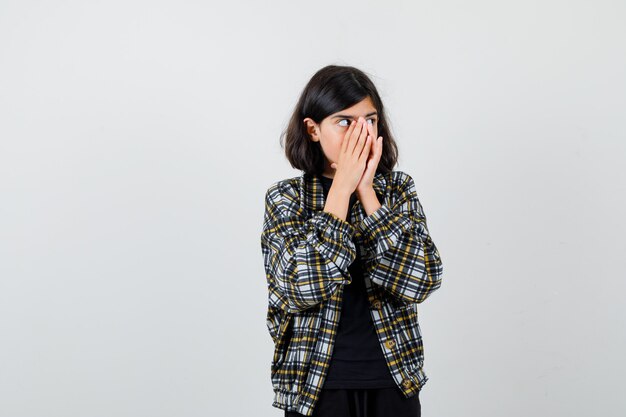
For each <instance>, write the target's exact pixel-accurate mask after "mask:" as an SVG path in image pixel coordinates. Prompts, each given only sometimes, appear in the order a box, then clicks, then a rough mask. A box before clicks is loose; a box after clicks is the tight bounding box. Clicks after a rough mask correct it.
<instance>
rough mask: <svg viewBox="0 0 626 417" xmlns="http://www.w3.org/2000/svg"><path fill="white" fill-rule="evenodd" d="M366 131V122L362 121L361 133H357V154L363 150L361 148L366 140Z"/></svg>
mask: <svg viewBox="0 0 626 417" xmlns="http://www.w3.org/2000/svg"><path fill="white" fill-rule="evenodd" d="M367 133H368V130H367V122H364V124H363V129H362V130H361V134H360V135H359V141H358V143H357V146H358V148H357V149H356V151H357V152H359V155H361V153H362V152H363V148H364V146H365V144H366V142H367V136H368V135H367Z"/></svg>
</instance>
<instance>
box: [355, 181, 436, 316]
mask: <svg viewBox="0 0 626 417" xmlns="http://www.w3.org/2000/svg"><path fill="white" fill-rule="evenodd" d="M399 172H400V171H399ZM394 188H396V189H397V191H395V192H396V193H397V194H398V197H397V199H396V201H395V203H393V205H392V206H389V205H387V204H382V205H381V207H380V208H379V209H378V210H376V211H374V212H373V213H371V214H370V215H369V216H367V217H365V218H364V219H363V220H362V221H361V222H360V223H358V224H357V225H356V228H357V232H358V233H357V237H358V239H359V240H358V241H359V242H360V243H361V244H362V245H363V246H364V248H365V254H366V255H365V258H364V262H365V265H366V269H367V270H368V271H370V277H371V280H372V282H373V283H374V284H376V285H379V286H381V287H384V288H385V289H386V290H387V291H389V292H390V293H391V294H392V295H393V296H394V297H395V298H397V299H398V300H399V301H400V302H402V303H404V304H407V303H421V302H422V301H424V300H425V299H426V298H427V297H428V296H429V295H430V294H432V293H433V292H434V291H435V290H437V289H438V288H439V287H440V286H441V274H442V272H443V267H442V263H441V257H440V256H439V251H438V250H437V247H436V246H435V244H434V243H433V241H432V239H431V238H430V235H429V232H428V227H427V225H426V216H425V215H424V210H423V208H422V205H421V204H420V202H419V199H418V197H417V192H416V191H415V183H414V181H413V178H412V177H411V176H410V175H408V174H405V173H401V175H400V176H399V178H398V183H397V185H394Z"/></svg>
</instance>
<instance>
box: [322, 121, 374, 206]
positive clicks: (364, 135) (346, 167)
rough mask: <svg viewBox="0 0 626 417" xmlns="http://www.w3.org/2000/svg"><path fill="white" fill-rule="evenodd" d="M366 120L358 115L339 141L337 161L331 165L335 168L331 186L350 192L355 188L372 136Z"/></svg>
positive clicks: (361, 172)
mask: <svg viewBox="0 0 626 417" xmlns="http://www.w3.org/2000/svg"><path fill="white" fill-rule="evenodd" d="M365 123H367V121H366V120H365V119H364V118H363V117H359V119H358V121H357V122H356V123H355V122H354V121H353V122H352V123H351V124H350V127H349V128H348V130H347V131H346V134H345V135H344V137H343V140H342V142H341V149H340V151H339V156H338V157H337V162H336V163H333V164H332V165H331V166H333V167H335V168H336V171H335V176H334V178H333V186H335V185H336V186H338V187H340V188H343V189H344V190H346V191H347V192H349V193H350V194H352V193H353V192H354V190H356V186H357V185H358V184H359V181H360V180H361V176H362V175H363V172H364V171H365V167H366V165H367V158H368V156H369V153H370V148H371V144H372V138H371V137H370V136H369V135H368V130H367V126H366V125H365Z"/></svg>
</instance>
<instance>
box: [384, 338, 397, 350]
mask: <svg viewBox="0 0 626 417" xmlns="http://www.w3.org/2000/svg"><path fill="white" fill-rule="evenodd" d="M385 345H386V346H387V347H388V348H389V349H391V348H392V347H394V346H395V345H396V341H395V340H393V339H389V340H387V341H386V342H385Z"/></svg>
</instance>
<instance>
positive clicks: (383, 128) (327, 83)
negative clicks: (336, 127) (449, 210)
mask: <svg viewBox="0 0 626 417" xmlns="http://www.w3.org/2000/svg"><path fill="white" fill-rule="evenodd" d="M368 96H369V97H370V99H371V100H372V103H373V104H374V107H375V108H376V111H377V112H378V135H379V136H382V137H383V154H382V155H381V157H380V161H379V162H378V168H377V169H376V172H377V173H378V172H383V173H389V172H391V171H392V170H393V167H394V166H395V165H396V163H397V161H398V147H397V145H396V142H395V140H394V138H393V136H392V134H391V131H390V128H389V124H388V122H387V118H386V116H385V109H384V106H383V102H382V100H381V99H380V95H379V94H378V91H377V90H376V87H375V86H374V83H373V82H372V81H371V80H370V78H369V77H368V76H367V75H366V74H365V73H364V72H363V71H361V70H359V69H357V68H354V67H351V66H339V65H327V66H325V67H324V68H322V69H320V70H319V71H317V72H316V73H315V74H314V75H313V77H311V79H310V80H309V82H308V83H307V85H306V86H305V87H304V90H303V91H302V94H301V95H300V99H299V100H298V103H297V104H296V106H295V108H294V111H293V114H292V115H291V118H290V119H289V124H288V126H287V129H286V130H285V131H283V132H282V134H281V138H280V142H281V146H283V139H284V148H285V154H286V155H287V159H288V160H289V163H290V164H291V166H292V167H293V168H296V169H299V170H301V171H304V172H305V173H307V174H314V175H321V174H322V172H323V171H324V152H323V151H322V147H321V145H320V143H319V142H313V141H312V140H311V139H310V136H309V134H308V132H307V129H306V124H305V123H304V121H303V120H304V119H305V118H307V117H310V118H311V119H313V120H315V122H316V123H320V122H321V121H322V120H324V119H325V118H326V117H327V116H329V115H331V114H333V113H337V112H339V111H341V110H343V109H346V108H348V107H352V106H353V105H355V104H356V103H358V102H360V101H361V100H363V99H365V98H366V97H368Z"/></svg>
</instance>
